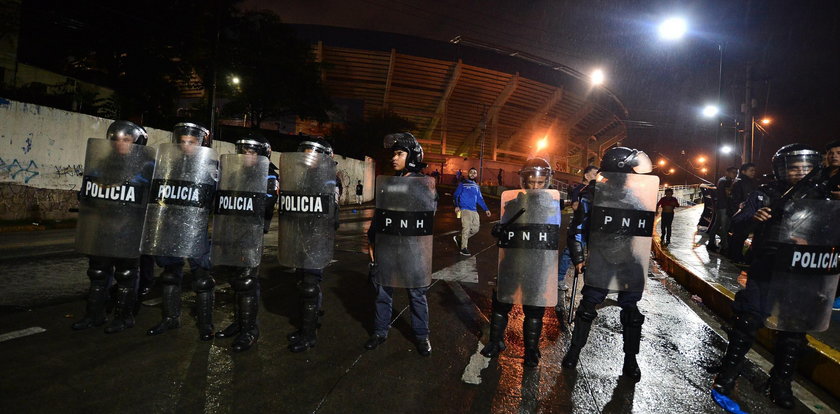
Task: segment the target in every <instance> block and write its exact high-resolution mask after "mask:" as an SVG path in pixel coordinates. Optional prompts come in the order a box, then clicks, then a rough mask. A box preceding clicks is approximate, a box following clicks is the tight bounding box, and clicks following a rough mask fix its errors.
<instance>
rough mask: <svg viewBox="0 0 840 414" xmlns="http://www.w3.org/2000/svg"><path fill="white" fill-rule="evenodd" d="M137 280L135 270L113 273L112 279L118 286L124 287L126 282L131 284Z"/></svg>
mask: <svg viewBox="0 0 840 414" xmlns="http://www.w3.org/2000/svg"><path fill="white" fill-rule="evenodd" d="M136 278H137V269H122V270H117V271H116V272H114V279H116V280H117V283H118V284H121V285H124V284H125V283H126V282H131V281H133V280H134V279H136Z"/></svg>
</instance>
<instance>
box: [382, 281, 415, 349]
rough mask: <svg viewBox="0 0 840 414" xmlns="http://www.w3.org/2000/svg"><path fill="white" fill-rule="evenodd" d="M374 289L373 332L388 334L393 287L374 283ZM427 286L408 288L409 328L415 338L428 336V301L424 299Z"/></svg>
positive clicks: (392, 302)
mask: <svg viewBox="0 0 840 414" xmlns="http://www.w3.org/2000/svg"><path fill="white" fill-rule="evenodd" d="M373 286H374V288H375V289H376V310H375V317H374V320H373V333H374V334H376V335H380V336H383V337H386V336H388V328H390V327H391V313H392V309H393V304H394V288H392V287H388V286H382V285H380V284H377V283H374V284H373ZM428 290H429V288H428V287H422V288H410V289H408V296H409V308H410V309H411V328H412V329H413V330H414V337H415V338H416V339H417V340H423V339H427V338H428V337H429V302H428V301H427V299H426V292H428Z"/></svg>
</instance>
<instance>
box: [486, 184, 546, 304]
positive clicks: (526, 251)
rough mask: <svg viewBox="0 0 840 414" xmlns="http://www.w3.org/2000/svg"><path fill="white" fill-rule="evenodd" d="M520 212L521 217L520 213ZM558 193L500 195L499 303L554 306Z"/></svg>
mask: <svg viewBox="0 0 840 414" xmlns="http://www.w3.org/2000/svg"><path fill="white" fill-rule="evenodd" d="M520 213H521V214H520ZM560 217H561V216H560V193H559V192H558V191H557V190H511V191H505V192H503V193H502V213H501V220H500V221H499V223H500V224H501V226H502V237H501V238H499V242H498V246H499V276H498V282H497V284H496V296H497V298H498V299H499V301H500V302H504V303H512V304H517V305H530V306H554V305H556V304H557V265H558V258H559V254H558V250H557V249H558V247H559V243H560Z"/></svg>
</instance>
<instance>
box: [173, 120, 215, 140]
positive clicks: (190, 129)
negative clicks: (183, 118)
mask: <svg viewBox="0 0 840 414" xmlns="http://www.w3.org/2000/svg"><path fill="white" fill-rule="evenodd" d="M209 135H210V131H209V130H207V128H204V127H203V126H201V125H197V124H193V123H189V122H182V123H180V124H176V125H175V128H173V129H172V142H173V143H176V144H181V143H185V144H186V143H187V141H192V140H190V139H188V138H186V137H194V138H196V139H197V140H198V145H201V146H209V145H208V144H209V140H208V137H209ZM182 137H185V138H182Z"/></svg>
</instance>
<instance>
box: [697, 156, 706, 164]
mask: <svg viewBox="0 0 840 414" xmlns="http://www.w3.org/2000/svg"><path fill="white" fill-rule="evenodd" d="M697 162H699V163H700V164H702V163H704V162H706V157H704V156H702V155H701V156H700V157H698V158H697Z"/></svg>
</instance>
